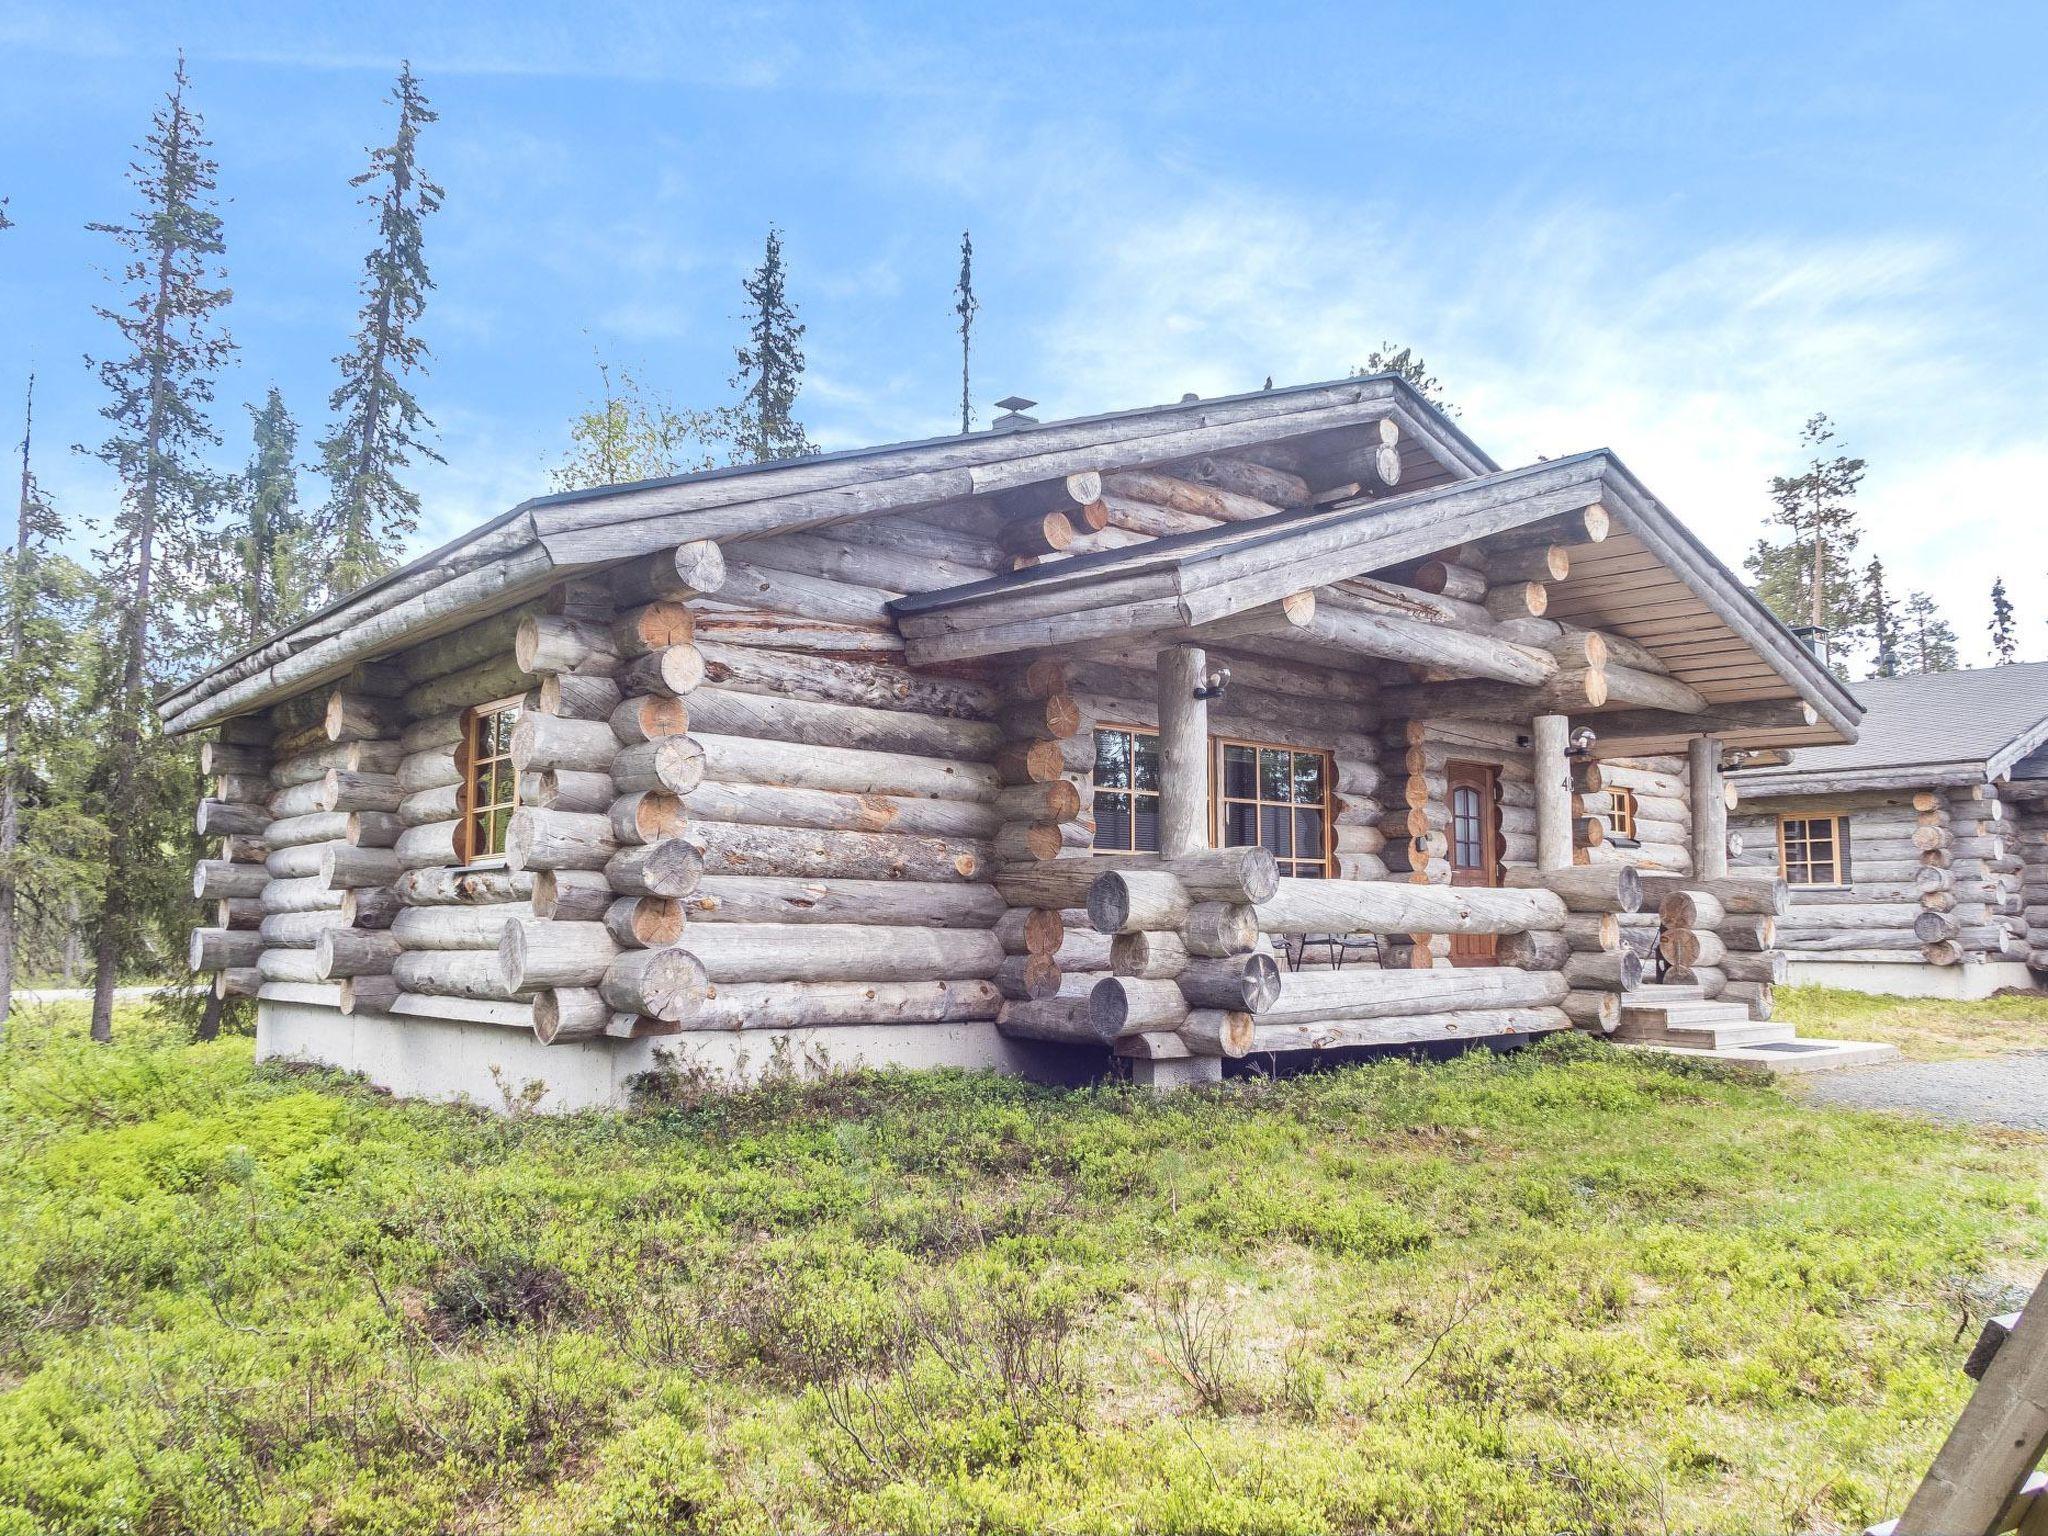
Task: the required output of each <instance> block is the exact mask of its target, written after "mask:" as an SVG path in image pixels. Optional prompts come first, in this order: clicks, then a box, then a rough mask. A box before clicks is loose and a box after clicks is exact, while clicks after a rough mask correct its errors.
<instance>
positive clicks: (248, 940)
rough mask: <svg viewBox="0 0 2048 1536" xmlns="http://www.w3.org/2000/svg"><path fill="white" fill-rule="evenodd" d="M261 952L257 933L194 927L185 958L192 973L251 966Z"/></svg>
mask: <svg viewBox="0 0 2048 1536" xmlns="http://www.w3.org/2000/svg"><path fill="white" fill-rule="evenodd" d="M263 951H264V940H263V936H262V934H261V933H260V932H255V931H251V930H249V929H246V928H195V929H193V930H192V938H191V942H190V944H189V946H188V948H187V954H186V959H187V964H188V966H189V968H190V969H192V970H195V971H225V970H229V969H232V968H237V967H246V966H251V965H255V964H256V963H257V960H258V957H259V956H260V955H262V953H263Z"/></svg>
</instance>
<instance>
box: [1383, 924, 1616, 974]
mask: <svg viewBox="0 0 2048 1536" xmlns="http://www.w3.org/2000/svg"><path fill="white" fill-rule="evenodd" d="M1403 931H1415V930H1403ZM1580 952H1581V953H1587V954H1604V953H1606V951H1604V950H1586V951H1580ZM1573 953H1575V951H1574V950H1573V948H1572V942H1571V940H1570V939H1567V938H1566V937H1565V936H1564V935H1563V934H1562V933H1559V932H1539V933H1527V932H1517V933H1504V934H1502V935H1501V936H1500V937H1499V938H1498V939H1496V940H1495V941H1494V959H1495V961H1496V963H1498V964H1500V965H1512V966H1517V967H1519V968H1520V969H1522V970H1525V971H1559V970H1563V969H1564V965H1565V962H1566V961H1567V960H1569V959H1570V958H1571V957H1572V955H1573Z"/></svg>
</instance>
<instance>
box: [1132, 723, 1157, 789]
mask: <svg viewBox="0 0 2048 1536" xmlns="http://www.w3.org/2000/svg"><path fill="white" fill-rule="evenodd" d="M1131 779H1132V783H1133V785H1134V786H1135V787H1136V788H1138V789H1153V790H1156V789H1157V788H1159V738H1158V737H1157V736H1153V735H1143V736H1134V737H1132V746H1131Z"/></svg>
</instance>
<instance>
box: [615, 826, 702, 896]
mask: <svg viewBox="0 0 2048 1536" xmlns="http://www.w3.org/2000/svg"><path fill="white" fill-rule="evenodd" d="M703 874H704V855H703V852H702V850H701V849H700V848H699V847H698V846H697V844H696V842H695V841H693V840H692V839H689V838H681V837H671V838H666V839H664V840H663V841H661V842H658V843H643V844H641V845H639V846H638V847H633V848H622V849H620V850H619V851H618V852H617V853H615V854H614V855H612V857H611V858H610V860H608V861H607V862H606V864H605V866H604V877H605V880H606V881H607V882H608V884H609V886H610V888H611V889H612V890H613V891H616V892H617V893H618V894H619V895H621V896H668V897H678V896H687V895H689V894H690V892H692V891H694V890H695V889H696V888H697V882H698V881H699V880H700V879H702V878H703Z"/></svg>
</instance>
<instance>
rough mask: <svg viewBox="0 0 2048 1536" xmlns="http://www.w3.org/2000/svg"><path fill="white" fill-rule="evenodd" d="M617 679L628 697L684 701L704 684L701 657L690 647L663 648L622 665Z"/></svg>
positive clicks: (674, 646) (693, 647)
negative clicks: (655, 697) (645, 696)
mask: <svg viewBox="0 0 2048 1536" xmlns="http://www.w3.org/2000/svg"><path fill="white" fill-rule="evenodd" d="M618 680H619V687H620V689H621V691H622V692H624V693H626V694H629V695H654V696H659V697H662V698H671V699H682V698H687V697H688V696H690V695H692V694H694V693H695V692H696V690H697V687H698V685H699V684H701V683H702V682H703V681H704V657H703V655H702V654H701V653H700V652H699V651H698V649H697V647H696V646H694V645H670V646H664V647H663V648H662V649H660V650H658V651H649V652H648V653H647V654H645V655H644V656H639V657H636V658H634V659H633V660H632V661H630V662H628V663H626V665H625V666H624V667H622V668H621V669H620V671H619V674H618Z"/></svg>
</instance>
